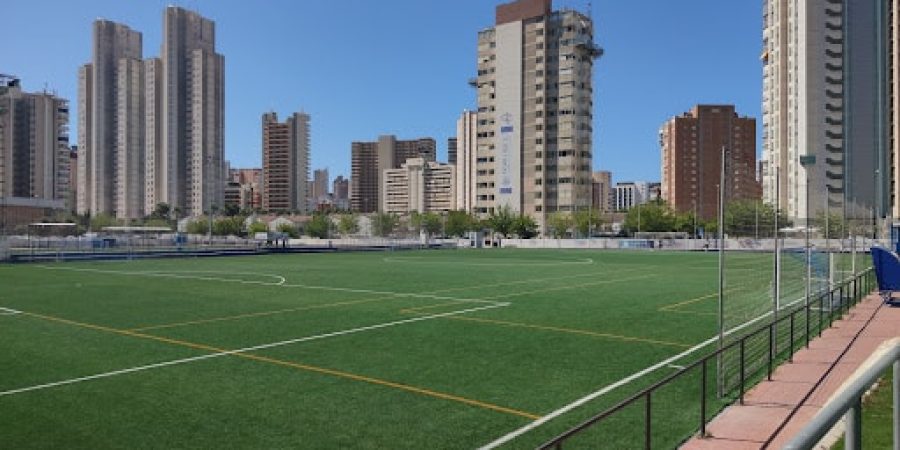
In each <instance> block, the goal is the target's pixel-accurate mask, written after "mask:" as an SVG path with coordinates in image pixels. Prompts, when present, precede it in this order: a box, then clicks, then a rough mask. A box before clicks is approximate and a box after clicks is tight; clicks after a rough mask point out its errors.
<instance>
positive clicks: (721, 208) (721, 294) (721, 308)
mask: <svg viewBox="0 0 900 450" xmlns="http://www.w3.org/2000/svg"><path fill="white" fill-rule="evenodd" d="M725 152H726V149H725V146H724V145H723V146H722V155H721V164H720V165H721V172H720V173H719V351H720V352H721V350H722V349H723V348H725ZM722 359H723V358H722V353H719V356H718V358H717V360H718V361H717V362H718V366H719V367H718V373H719V374H720V383H719V395H720V396H721V395H722V394H723V393H724V380H725V378H724V376H723V375H722V374H724V372H723V371H722V367H723V360H722Z"/></svg>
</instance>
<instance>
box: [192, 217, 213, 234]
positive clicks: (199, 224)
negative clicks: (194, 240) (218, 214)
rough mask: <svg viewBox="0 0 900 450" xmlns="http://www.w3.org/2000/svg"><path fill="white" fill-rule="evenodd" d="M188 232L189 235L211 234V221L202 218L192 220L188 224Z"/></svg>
mask: <svg viewBox="0 0 900 450" xmlns="http://www.w3.org/2000/svg"><path fill="white" fill-rule="evenodd" d="M187 232H188V234H206V233H208V232H209V220H208V219H206V218H200V219H197V220H192V221H190V222H188V224H187Z"/></svg>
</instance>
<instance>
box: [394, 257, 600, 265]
mask: <svg viewBox="0 0 900 450" xmlns="http://www.w3.org/2000/svg"><path fill="white" fill-rule="evenodd" d="M382 259H383V260H384V262H394V263H414V264H456V265H465V266H467V267H471V266H487V267H493V266H498V267H499V266H513V267H550V266H564V265H591V264H594V260H593V259H591V258H583V259H576V260H569V261H540V260H531V261H527V262H521V261H520V262H513V261H510V262H462V261H448V260H440V259H437V260H430V261H429V258H427V257H415V256H393V257H386V258H382Z"/></svg>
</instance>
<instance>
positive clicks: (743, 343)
mask: <svg viewBox="0 0 900 450" xmlns="http://www.w3.org/2000/svg"><path fill="white" fill-rule="evenodd" d="M746 342H747V338H742V339H741V364H740V365H741V404H742V405H743V404H744V382H745V380H744V346H745V343H746Z"/></svg>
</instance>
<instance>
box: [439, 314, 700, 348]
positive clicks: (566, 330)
mask: <svg viewBox="0 0 900 450" xmlns="http://www.w3.org/2000/svg"><path fill="white" fill-rule="evenodd" d="M448 319H455V320H465V321H467V322H478V323H487V324H494V325H503V326H508V327H517V328H530V329H534V330H543V331H556V332H560V333H569V334H579V335H584V336H592V337H598V338H604V339H613V340H618V341H628V342H643V343H645V344H656V345H665V346H669V347H678V348H690V345H687V344H682V343H679V342H669V341H661V340H657V339H648V338H641V337H634V336H622V335H618V334H610V333H598V332H596V331H589V330H578V329H574V328H561V327H554V326H548V325H533V324H528V323H520V322H508V321H505V320H493V319H481V318H476V317H448Z"/></svg>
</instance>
